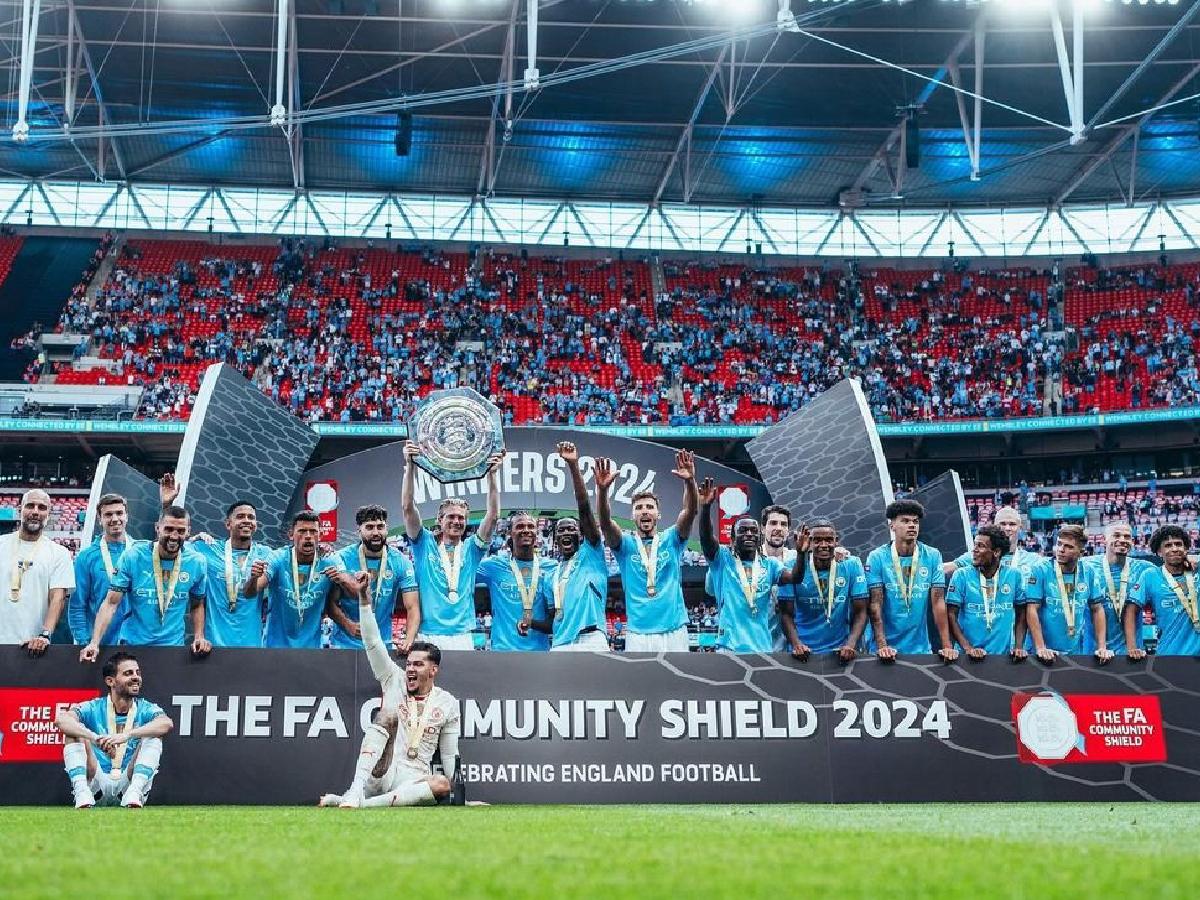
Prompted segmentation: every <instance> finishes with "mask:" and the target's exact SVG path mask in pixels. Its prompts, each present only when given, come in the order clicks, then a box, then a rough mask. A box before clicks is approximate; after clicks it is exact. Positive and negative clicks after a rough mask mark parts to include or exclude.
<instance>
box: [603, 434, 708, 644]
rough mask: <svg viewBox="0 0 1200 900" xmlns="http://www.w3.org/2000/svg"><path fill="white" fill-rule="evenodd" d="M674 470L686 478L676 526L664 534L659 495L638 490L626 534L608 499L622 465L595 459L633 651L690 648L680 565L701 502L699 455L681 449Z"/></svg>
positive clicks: (606, 534) (607, 535)
mask: <svg viewBox="0 0 1200 900" xmlns="http://www.w3.org/2000/svg"><path fill="white" fill-rule="evenodd" d="M671 474H672V475H674V476H675V477H676V478H679V479H681V480H682V481H683V509H682V510H680V513H679V516H678V518H676V520H675V524H674V525H672V526H671V527H670V528H667V529H666V530H665V531H662V532H660V531H659V530H658V520H659V518H660V516H661V513H660V511H659V506H658V497H657V496H655V494H654V493H653V492H651V491H639V492H637V493H636V494H634V495H633V500H632V503H631V506H632V514H633V524H634V533H633V534H625V533H624V532H622V531H621V528H620V526H618V525H617V523H616V522H614V521H613V518H612V510H611V508H610V505H609V499H608V493H609V489H610V488H611V487H612V485H613V482H614V481H616V480H617V467H616V466H615V465H614V463H613V461H612V460H611V459H598V460H596V512H597V514H598V516H599V519H600V531H601V533H602V534H603V535H604V540H605V542H606V543H607V544H608V546H609V548H610V549H611V550H612V551H613V555H615V556H616V558H617V566H618V568H619V570H620V573H621V584H622V585H623V586H624V588H625V616H626V619H627V620H628V625H629V631H628V632H627V635H626V638H625V649H626V650H629V651H631V652H640V653H662V652H676V651H678V652H683V653H686V652H687V651H688V649H689V648H688V633H687V609H686V608H685V607H684V605H683V585H682V582H681V580H680V565H681V563H682V560H683V551H684V550H685V549H686V548H687V542H688V537H689V536H690V535H691V533H692V523H693V522H694V521H695V520H696V509H697V506H698V504H699V493H698V489H697V487H696V458H695V456H694V455H693V454H692V453H690V452H689V451H687V450H680V451H679V452H677V453H676V454H675V468H674V469H673V470H672V471H671Z"/></svg>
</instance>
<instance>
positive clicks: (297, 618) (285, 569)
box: [242, 512, 358, 650]
mask: <svg viewBox="0 0 1200 900" xmlns="http://www.w3.org/2000/svg"><path fill="white" fill-rule="evenodd" d="M320 535H321V519H320V517H319V516H318V515H317V514H316V513H314V512H300V513H296V516H295V518H293V519H292V543H291V545H290V546H287V547H281V548H279V549H278V550H276V551H275V552H274V553H273V554H271V556H270V558H269V559H266V560H262V559H260V560H258V561H256V562H254V563H252V564H251V566H250V575H249V576H248V577H247V578H246V584H245V587H243V589H242V593H243V594H244V595H246V596H247V597H249V596H253V595H255V594H259V593H261V592H262V591H263V590H265V591H266V592H267V640H266V645H267V646H268V647H290V648H293V649H303V648H308V649H311V650H318V649H320V647H321V619H322V618H323V617H324V615H325V601H326V599H327V598H328V596H329V592H330V591H331V590H333V589H334V588H335V587H338V586H342V587H345V588H346V589H347V590H349V591H351V592H354V593H357V591H358V588H357V582H356V581H355V579H354V578H353V577H352V576H351V575H349V574H348V573H347V572H346V570H345V568H344V567H343V566H342V563H341V560H340V559H339V558H338V557H336V556H328V557H324V558H322V557H321V555H320Z"/></svg>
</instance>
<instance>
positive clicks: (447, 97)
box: [0, 0, 1200, 208]
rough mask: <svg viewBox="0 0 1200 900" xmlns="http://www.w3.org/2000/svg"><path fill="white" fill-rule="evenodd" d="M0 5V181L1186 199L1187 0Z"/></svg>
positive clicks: (1192, 159)
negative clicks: (1, 65) (1, 51)
mask: <svg viewBox="0 0 1200 900" xmlns="http://www.w3.org/2000/svg"><path fill="white" fill-rule="evenodd" d="M789 3H790V5H789ZM2 5H3V7H4V10H3V20H2V21H3V24H0V41H2V42H3V44H4V47H5V49H6V50H7V53H8V58H7V60H6V63H7V69H8V84H7V86H6V93H5V95H4V99H5V107H6V108H5V120H4V123H3V128H4V134H3V137H2V139H0V177H7V178H15V179H46V180H59V181H91V180H103V181H128V182H132V183H137V182H143V183H157V184H163V183H166V184H176V185H180V184H193V185H206V186H207V185H226V186H239V185H245V186H255V187H277V188H284V189H308V190H344V191H381V192H404V193H409V194H412V193H429V194H443V195H447V194H448V195H461V196H468V197H472V196H473V197H493V196H495V197H501V198H503V197H528V198H547V199H555V200H586V201H620V202H625V201H628V202H636V203H641V204H656V203H659V202H662V203H675V204H677V203H690V204H696V205H704V204H713V205H718V204H719V205H730V206H741V207H747V206H755V205H767V206H773V207H780V206H784V207H824V208H836V207H837V206H838V205H839V202H840V203H842V204H843V205H848V206H860V205H861V206H865V207H867V208H891V207H904V208H913V207H941V208H945V207H946V206H947V205H948V204H953V205H956V206H959V205H961V206H972V207H980V206H1017V205H1032V206H1040V207H1045V206H1057V205H1058V204H1061V203H1064V202H1092V201H1095V202H1104V203H1114V204H1121V203H1128V204H1130V205H1132V204H1133V203H1135V202H1142V201H1147V200H1150V201H1153V200H1156V199H1159V198H1164V197H1183V196H1197V195H1200V153H1197V150H1200V125H1198V121H1197V109H1198V107H1197V102H1196V99H1195V97H1193V95H1195V94H1196V93H1197V91H1200V77H1198V76H1200V52H1198V51H1200V47H1198V44H1200V20H1198V19H1197V15H1196V13H1197V10H1198V9H1200V2H1188V0H1183V2H1177V3H1172V2H1158V3H1147V0H1139V2H1137V3H1130V2H1129V0H1125V2H1116V0H1058V2H1056V0H1045V2H1043V0H990V2H947V0H910V2H883V0H845V2H818V3H813V2H804V0H758V2H756V0H709V2H706V3H700V2H696V3H685V2H678V0H654V2H619V0H542V2H541V3H540V4H539V3H538V2H537V0H276V2H269V0H207V2H205V3H203V4H197V3H192V2H188V0H153V2H151V0H130V2H128V3H126V2H124V0H3V4H2ZM531 11H534V14H535V17H536V19H537V23H536V28H530V24H531V23H530V21H529V17H530V12H531ZM789 11H790V18H788V17H787V16H788V14H789ZM281 12H282V15H280V13H281ZM780 15H783V16H784V22H783V24H784V25H786V26H787V27H780V22H779V21H778V17H779V16H780ZM34 21H36V24H37V27H36V33H33V31H34V29H31V28H28V27H27V25H28V24H29V23H31V22H34ZM281 34H282V36H283V37H284V39H285V40H284V42H283V47H282V49H281V48H280V42H279V37H280V36H281ZM531 40H532V43H533V44H536V47H531ZM27 49H31V50H32V52H29V53H26V52H23V50H27ZM531 49H533V50H535V54H534V59H533V60H531V59H530V51H531ZM26 62H28V65H27V66H26V65H23V64H24V63H26ZM531 69H536V78H535V77H533V76H534V73H533V72H531V71H527V70H531ZM23 76H24V77H23ZM26 79H27V84H28V88H27V90H23V86H24V85H25V84H26ZM535 82H536V84H535ZM23 94H27V95H28V99H27V105H26V106H25V113H24V115H23V116H22V105H23V102H25V101H24V100H23V97H22V95H23ZM975 95H978V96H975ZM1164 104H1168V105H1167V106H1165V108H1160V107H1163V105H1164ZM402 109H407V110H408V112H409V113H411V115H412V121H411V148H410V149H409V150H408V152H407V154H406V155H398V153H397V130H398V127H399V126H400V121H399V119H398V115H397V113H398V112H399V111H400V110H402ZM272 110H274V115H272ZM906 119H909V120H911V122H912V124H913V128H912V129H909V131H908V133H907V135H906V128H905V120H906ZM272 120H273V121H274V123H275V124H272ZM22 124H26V125H27V126H28V137H27V138H26V139H24V140H16V139H14V133H13V129H14V127H16V130H17V132H18V133H20V132H21V131H22V129H21V127H20V126H21V125H22ZM914 137H915V138H916V139H917V141H918V146H919V157H920V158H919V164H918V165H916V166H908V165H906V162H905V157H906V153H907V151H910V150H911V149H912V148H911V147H908V146H906V143H911V141H912V140H913V138H914ZM911 161H912V162H917V160H915V159H914V160H911Z"/></svg>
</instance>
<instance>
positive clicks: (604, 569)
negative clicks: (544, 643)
mask: <svg viewBox="0 0 1200 900" xmlns="http://www.w3.org/2000/svg"><path fill="white" fill-rule="evenodd" d="M557 450H558V455H559V456H560V457H562V460H563V463H564V464H565V465H566V467H567V472H568V473H570V476H571V485H572V487H573V488H574V489H575V505H576V506H577V507H578V508H579V518H577V519H574V518H570V517H566V518H562V519H559V520H558V521H557V522H555V523H554V543H555V545H556V546H557V547H558V552H559V554H560V555H561V556H562V560H561V562H559V564H558V565H557V566H555V567H554V569H553V571H551V573H550V614H551V620H550V622H549V623H547V624H548V625H549V626H550V627H551V629H552V630H553V634H554V639H553V643H552V644H551V646H550V649H551V650H581V651H593V652H598V653H604V652H607V651H608V649H609V647H608V635H607V633H606V631H607V624H606V622H605V619H604V604H605V601H606V600H607V598H608V564H607V563H606V562H605V559H604V544H603V543H602V538H601V535H600V526H599V525H598V524H597V523H596V516H595V514H594V513H593V512H592V504H591V502H590V501H589V500H588V494H587V485H585V484H584V481H583V473H582V472H581V471H580V470H579V450H578V449H577V448H576V447H575V445H574V444H572V443H571V442H570V441H563V442H562V443H560V444H559V445H558V447H557Z"/></svg>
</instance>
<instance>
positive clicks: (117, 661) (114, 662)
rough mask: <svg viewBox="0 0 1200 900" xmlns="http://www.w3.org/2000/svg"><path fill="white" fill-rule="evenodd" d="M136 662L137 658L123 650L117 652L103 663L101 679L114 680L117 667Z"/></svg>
mask: <svg viewBox="0 0 1200 900" xmlns="http://www.w3.org/2000/svg"><path fill="white" fill-rule="evenodd" d="M130 661H132V662H137V657H136V656H134V655H133V654H132V653H129V652H127V651H125V650H118V651H117V652H116V653H114V654H113V655H112V656H110V657H109V658H108V659H106V660H105V661H104V668H103V669H101V670H100V676H101V677H102V678H115V677H116V674H117V666H119V665H121V663H123V662H130Z"/></svg>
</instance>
